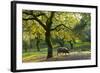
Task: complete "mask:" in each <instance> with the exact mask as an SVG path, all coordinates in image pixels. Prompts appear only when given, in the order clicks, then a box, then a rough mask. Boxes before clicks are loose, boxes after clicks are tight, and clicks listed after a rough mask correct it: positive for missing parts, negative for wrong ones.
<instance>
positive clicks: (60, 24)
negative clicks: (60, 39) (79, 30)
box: [51, 24, 72, 31]
mask: <svg viewBox="0 0 100 73" xmlns="http://www.w3.org/2000/svg"><path fill="white" fill-rule="evenodd" d="M61 26H64V27H65V28H66V29H68V30H70V31H72V29H71V28H69V27H67V26H65V25H64V24H59V25H58V26H56V27H55V28H53V29H51V31H53V30H57V28H58V27H61Z"/></svg>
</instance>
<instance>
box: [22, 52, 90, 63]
mask: <svg viewBox="0 0 100 73" xmlns="http://www.w3.org/2000/svg"><path fill="white" fill-rule="evenodd" d="M86 59H91V54H90V52H72V53H70V54H69V55H58V56H57V55H54V57H53V58H50V59H46V56H40V57H34V56H32V55H31V56H28V57H26V58H24V59H23V62H26V63H28V62H45V61H64V60H86Z"/></svg>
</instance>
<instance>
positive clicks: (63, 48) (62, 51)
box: [57, 47, 69, 55]
mask: <svg viewBox="0 0 100 73" xmlns="http://www.w3.org/2000/svg"><path fill="white" fill-rule="evenodd" d="M61 53H64V54H65V55H66V54H69V50H68V48H66V47H59V48H58V49H57V55H58V54H61Z"/></svg>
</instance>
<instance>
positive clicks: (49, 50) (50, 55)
mask: <svg viewBox="0 0 100 73" xmlns="http://www.w3.org/2000/svg"><path fill="white" fill-rule="evenodd" d="M50 36H51V35H50V32H49V31H48V32H46V33H45V41H46V43H47V46H48V51H47V53H48V54H47V59H48V58H51V57H52V56H53V49H52V45H51V39H50Z"/></svg>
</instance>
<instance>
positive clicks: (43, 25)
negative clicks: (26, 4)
mask: <svg viewBox="0 0 100 73" xmlns="http://www.w3.org/2000/svg"><path fill="white" fill-rule="evenodd" d="M23 13H25V14H27V15H32V16H33V17H32V18H26V19H25V18H23V20H35V21H37V22H38V23H39V24H40V25H41V26H42V27H43V28H44V29H45V30H46V29H47V28H46V25H45V24H44V23H43V22H42V21H41V20H40V19H39V18H37V17H39V16H41V15H44V13H41V14H38V15H35V14H33V13H32V11H30V13H28V12H25V11H23Z"/></svg>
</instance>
